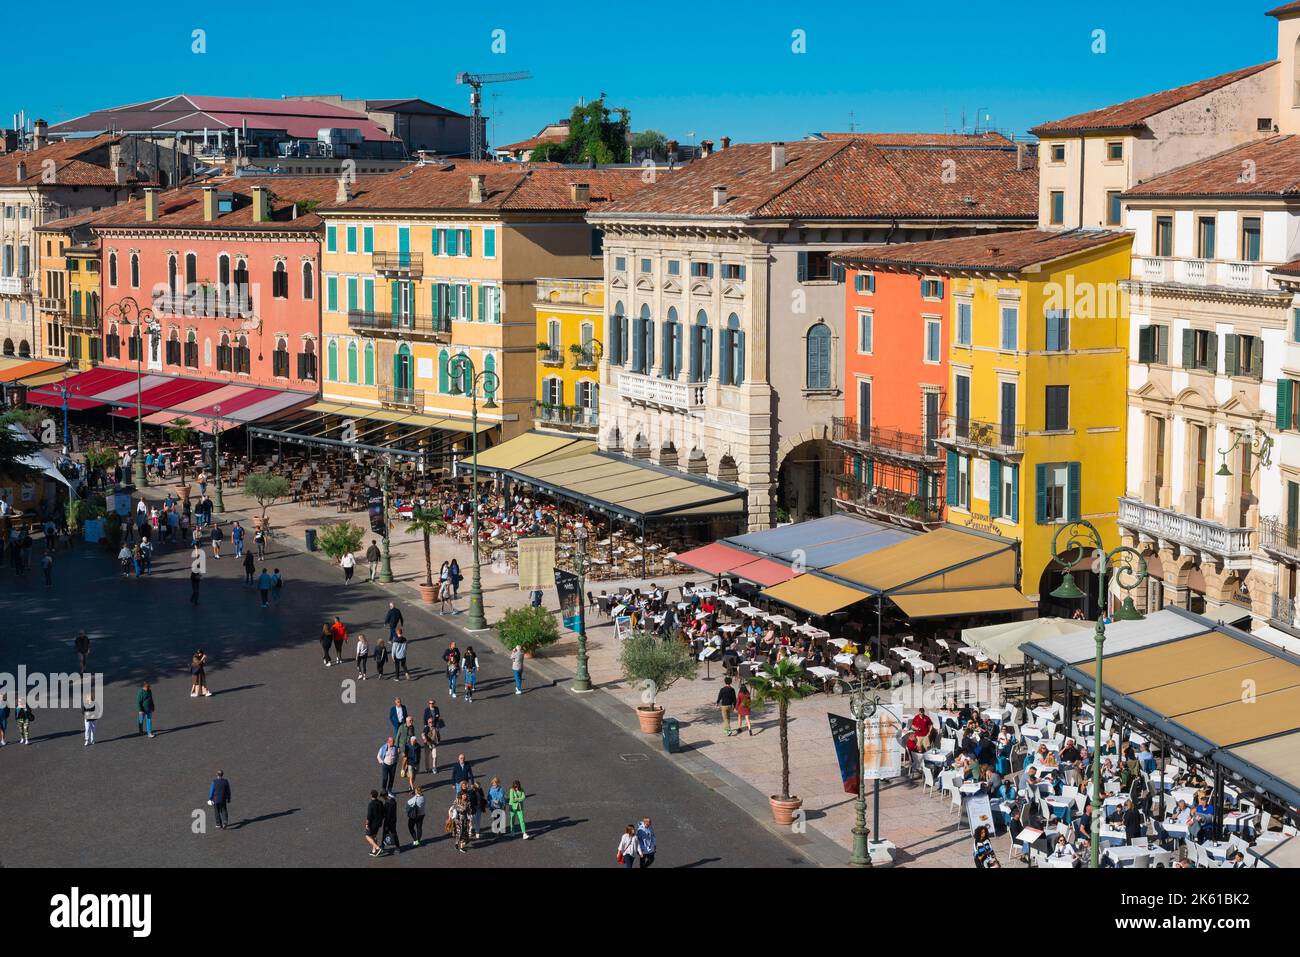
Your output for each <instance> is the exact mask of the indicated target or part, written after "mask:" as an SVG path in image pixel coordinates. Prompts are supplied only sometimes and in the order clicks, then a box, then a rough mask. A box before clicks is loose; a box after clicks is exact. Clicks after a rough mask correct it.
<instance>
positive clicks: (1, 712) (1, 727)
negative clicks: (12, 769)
mask: <svg viewBox="0 0 1300 957" xmlns="http://www.w3.org/2000/svg"><path fill="white" fill-rule="evenodd" d="M11 713H12V712H11V711H10V710H9V698H8V697H7V696H6V695H2V694H0V748H3V747H5V746H6V745H8V744H9V742H8V741H7V740H5V734H6V733H7V732H8V731H9V715H10V714H11Z"/></svg>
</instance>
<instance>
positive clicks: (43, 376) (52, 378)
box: [23, 368, 68, 389]
mask: <svg viewBox="0 0 1300 957" xmlns="http://www.w3.org/2000/svg"><path fill="white" fill-rule="evenodd" d="M67 374H68V373H67V370H66V369H62V368H60V369H55V370H54V371H52V372H41V373H38V374H36V375H29V376H28V377H27V378H25V379H23V385H25V386H27V388H29V389H35V388H37V387H38V386H43V385H49V384H50V383H51V382H58V381H59V380H60V379H62V378H64V377H65V376H66V375H67Z"/></svg>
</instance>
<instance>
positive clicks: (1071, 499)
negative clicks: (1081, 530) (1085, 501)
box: [1065, 462, 1080, 522]
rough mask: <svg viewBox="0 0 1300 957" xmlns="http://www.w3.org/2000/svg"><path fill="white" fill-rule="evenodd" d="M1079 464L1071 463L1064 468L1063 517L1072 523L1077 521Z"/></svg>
mask: <svg viewBox="0 0 1300 957" xmlns="http://www.w3.org/2000/svg"><path fill="white" fill-rule="evenodd" d="M1079 471H1080V469H1079V463H1078V462H1071V463H1069V464H1068V465H1067V466H1066V473H1067V478H1066V485H1065V517H1066V518H1067V519H1069V520H1070V521H1072V522H1077V521H1078V520H1079V514H1080V512H1079Z"/></svg>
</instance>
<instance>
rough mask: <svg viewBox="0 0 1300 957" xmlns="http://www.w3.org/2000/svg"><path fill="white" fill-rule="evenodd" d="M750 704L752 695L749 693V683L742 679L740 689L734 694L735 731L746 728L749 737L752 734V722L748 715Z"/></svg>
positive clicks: (738, 731) (751, 703)
mask: <svg viewBox="0 0 1300 957" xmlns="http://www.w3.org/2000/svg"><path fill="white" fill-rule="evenodd" d="M752 705H753V696H752V695H751V694H750V693H749V685H747V684H745V683H744V682H743V681H742V682H741V683H740V691H739V692H738V693H737V694H736V733H737V734H739V733H740V732H741V731H742V730H744V729H748V730H749V736H750V737H751V738H752V737H753V736H754V722H753V721H751V720H750V717H749V713H750V710H751V708H752Z"/></svg>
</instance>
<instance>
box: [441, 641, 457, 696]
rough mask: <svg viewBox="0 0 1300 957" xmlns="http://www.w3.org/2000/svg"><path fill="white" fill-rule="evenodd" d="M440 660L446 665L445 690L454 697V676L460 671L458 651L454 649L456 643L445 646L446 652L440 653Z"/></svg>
mask: <svg viewBox="0 0 1300 957" xmlns="http://www.w3.org/2000/svg"><path fill="white" fill-rule="evenodd" d="M442 660H443V661H445V662H446V663H447V690H448V691H449V692H451V696H452V697H453V698H454V697H456V675H457V674H458V673H459V671H460V649H459V648H457V647H456V642H454V641H453V642H452V643H451V644H450V645H448V646H447V650H446V651H444V652H443V653H442Z"/></svg>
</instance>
